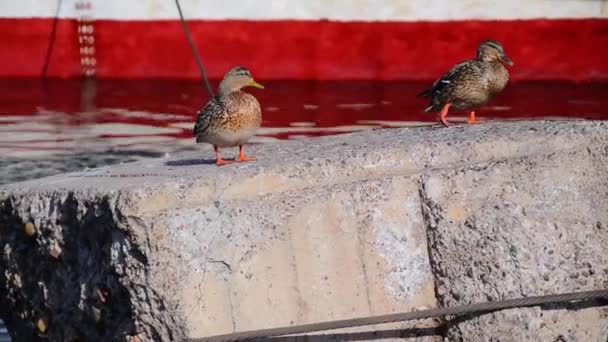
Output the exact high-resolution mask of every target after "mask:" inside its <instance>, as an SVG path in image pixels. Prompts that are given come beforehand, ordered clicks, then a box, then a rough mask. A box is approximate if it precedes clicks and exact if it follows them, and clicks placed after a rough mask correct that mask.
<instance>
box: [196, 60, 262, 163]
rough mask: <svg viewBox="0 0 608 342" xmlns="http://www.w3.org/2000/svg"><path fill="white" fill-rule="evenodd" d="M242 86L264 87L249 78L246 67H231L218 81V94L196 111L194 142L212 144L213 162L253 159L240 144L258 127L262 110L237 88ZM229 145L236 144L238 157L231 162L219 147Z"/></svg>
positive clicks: (250, 97)
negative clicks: (221, 152)
mask: <svg viewBox="0 0 608 342" xmlns="http://www.w3.org/2000/svg"><path fill="white" fill-rule="evenodd" d="M244 87H255V88H260V89H264V87H263V86H262V85H261V84H259V83H257V82H256V81H255V80H254V79H253V77H252V76H251V73H250V72H249V70H247V69H246V68H244V67H236V68H233V69H232V70H230V71H228V73H226V76H224V79H223V80H222V82H221V83H220V87H219V94H218V95H216V96H215V97H213V98H212V99H211V100H210V101H209V102H208V103H207V104H206V105H205V107H203V109H201V110H200V111H199V112H198V117H197V118H196V124H195V125H194V135H195V136H196V142H197V143H200V142H207V143H210V144H212V145H213V149H214V150H215V163H216V164H217V165H226V164H230V163H233V162H235V161H238V162H244V161H251V160H255V158H252V157H246V156H245V153H244V151H243V144H244V143H246V142H247V141H248V140H249V139H250V138H251V137H252V136H253V135H254V134H255V131H256V129H258V128H259V127H260V124H261V123H262V111H261V110H260V104H259V103H258V101H257V100H256V99H255V97H253V95H250V94H247V93H245V92H243V91H242V90H241V89H242V88H244ZM233 146H238V147H239V155H238V157H237V158H236V159H235V160H234V161H232V160H224V159H222V156H221V154H220V150H219V148H220V147H233Z"/></svg>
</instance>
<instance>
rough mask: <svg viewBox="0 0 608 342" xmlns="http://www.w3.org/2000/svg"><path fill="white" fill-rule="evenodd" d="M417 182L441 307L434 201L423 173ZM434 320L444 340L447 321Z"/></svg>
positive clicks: (435, 292) (439, 305)
mask: <svg viewBox="0 0 608 342" xmlns="http://www.w3.org/2000/svg"><path fill="white" fill-rule="evenodd" d="M417 183H418V198H419V200H420V213H421V215H422V224H423V226H424V229H425V231H426V247H427V255H428V260H429V266H430V269H431V275H432V276H433V294H434V296H435V301H436V302H437V306H438V307H442V306H444V305H445V304H444V300H443V297H442V296H441V295H439V290H438V288H437V283H438V279H439V277H438V274H437V269H438V268H439V266H438V265H437V263H436V260H435V258H434V254H433V246H434V237H433V233H432V232H433V230H434V229H436V228H435V227H433V224H432V221H431V220H432V218H431V217H432V216H434V215H433V213H432V209H431V208H432V207H433V206H434V205H435V204H434V203H431V202H432V201H431V199H430V198H428V196H427V190H426V186H425V183H424V179H423V175H421V176H420V177H418V180H417ZM436 321H437V322H438V323H439V325H438V326H437V327H436V332H437V334H438V335H439V336H441V337H442V338H443V339H444V340H445V339H447V332H448V331H447V330H448V327H447V324H448V321H447V319H446V318H445V317H441V318H437V319H436Z"/></svg>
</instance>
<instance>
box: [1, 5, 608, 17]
mask: <svg viewBox="0 0 608 342" xmlns="http://www.w3.org/2000/svg"><path fill="white" fill-rule="evenodd" d="M59 1H61V2H62V6H61V8H60V11H59V17H60V18H68V19H72V18H79V17H82V16H83V13H85V12H86V14H87V15H88V14H90V15H92V16H93V17H94V18H96V19H108V20H174V19H177V18H178V14H177V10H176V8H175V3H174V2H173V1H172V0H43V1H41V0H1V1H0V18H52V17H54V16H55V13H56V11H57V4H58V2H59ZM181 4H182V7H183V9H184V12H185V15H186V17H187V18H188V19H206V20H226V19H242V20H289V19H294V20H321V19H328V20H336V21H448V20H467V19H481V20H500V19H504V20H509V19H539V18H547V19H565V18H608V1H590V0H558V1H556V0H484V1H467V0H181ZM83 6H84V7H85V8H86V7H87V6H90V10H83Z"/></svg>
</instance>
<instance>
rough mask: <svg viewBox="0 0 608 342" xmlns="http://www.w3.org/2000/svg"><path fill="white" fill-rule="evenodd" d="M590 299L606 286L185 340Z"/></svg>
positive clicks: (213, 340) (602, 294) (212, 341)
mask: <svg viewBox="0 0 608 342" xmlns="http://www.w3.org/2000/svg"><path fill="white" fill-rule="evenodd" d="M593 299H608V290H597V291H586V292H573V293H563V294H557V295H546V296H535V297H526V298H518V299H506V300H498V301H493V302H485V303H475V304H469V305H461V306H454V307H447V308H435V309H429V310H422V311H414V312H405V313H396V314H388V315H381V316H372V317H362V318H353V319H344V320H339V321H332V322H321V323H312V324H304V325H294V326H290V327H280V328H271V329H261V330H251V331H243V332H237V333H233V334H225V335H216V336H210V337H205V338H199V339H191V340H188V341H190V342H227V341H239V340H245V339H251V338H259V337H277V336H286V335H293V334H304V333H311V332H317V331H324V330H334V329H342V328H352V327H360V326H365V325H374V324H385V323H393V322H403V321H410V320H416V319H426V318H435V317H443V316H458V315H466V314H473V313H483V312H489V311H495V310H504V309H513V308H521V307H529V306H537V305H544V304H555V303H566V302H574V301H588V300H593Z"/></svg>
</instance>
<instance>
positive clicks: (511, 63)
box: [500, 55, 515, 66]
mask: <svg viewBox="0 0 608 342" xmlns="http://www.w3.org/2000/svg"><path fill="white" fill-rule="evenodd" d="M500 60H501V61H502V62H503V63H505V64H507V65H509V66H513V65H515V63H513V61H512V60H511V59H509V57H507V55H502V56H500Z"/></svg>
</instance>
